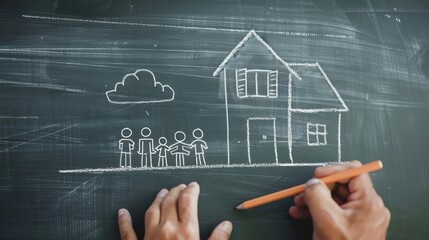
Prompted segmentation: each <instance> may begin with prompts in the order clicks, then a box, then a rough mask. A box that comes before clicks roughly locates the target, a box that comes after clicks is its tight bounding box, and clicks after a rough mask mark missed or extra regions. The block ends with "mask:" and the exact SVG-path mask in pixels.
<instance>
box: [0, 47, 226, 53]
mask: <svg viewBox="0 0 429 240" xmlns="http://www.w3.org/2000/svg"><path fill="white" fill-rule="evenodd" d="M76 51H82V53H87V52H88V51H95V52H96V51H108V52H114V51H121V52H123V51H145V52H146V51H153V52H173V53H213V54H227V53H228V52H225V51H211V50H189V49H158V48H127V47H123V48H0V52H24V53H28V52H30V53H51V52H53V53H63V52H76Z"/></svg>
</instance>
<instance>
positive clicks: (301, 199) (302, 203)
mask: <svg viewBox="0 0 429 240" xmlns="http://www.w3.org/2000/svg"><path fill="white" fill-rule="evenodd" d="M293 202H294V203H295V205H296V206H297V207H307V204H306V203H305V201H304V195H303V194H302V193H301V194H299V195H297V196H296V197H295V198H294V199H293Z"/></svg>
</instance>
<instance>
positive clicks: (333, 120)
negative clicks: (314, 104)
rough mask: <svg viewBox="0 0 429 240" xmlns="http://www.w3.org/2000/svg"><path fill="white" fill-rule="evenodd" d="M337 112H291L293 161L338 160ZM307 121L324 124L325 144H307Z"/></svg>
mask: <svg viewBox="0 0 429 240" xmlns="http://www.w3.org/2000/svg"><path fill="white" fill-rule="evenodd" d="M338 114H339V113H336V112H331V113H292V117H291V119H292V121H291V122H292V139H293V140H292V157H293V161H294V163H321V162H335V161H338ZM307 123H319V124H326V131H327V135H326V140H327V145H326V146H309V145H308V142H307Z"/></svg>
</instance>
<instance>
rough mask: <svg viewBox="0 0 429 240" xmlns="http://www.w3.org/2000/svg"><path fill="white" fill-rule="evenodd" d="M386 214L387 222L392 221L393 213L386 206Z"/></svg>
mask: <svg viewBox="0 0 429 240" xmlns="http://www.w3.org/2000/svg"><path fill="white" fill-rule="evenodd" d="M384 215H385V217H386V222H387V223H389V222H390V218H391V213H390V211H389V209H388V208H386V207H385V208H384Z"/></svg>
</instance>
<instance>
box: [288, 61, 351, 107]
mask: <svg viewBox="0 0 429 240" xmlns="http://www.w3.org/2000/svg"><path fill="white" fill-rule="evenodd" d="M289 66H291V67H292V68H293V69H294V70H295V71H296V72H297V73H298V74H299V75H300V76H301V77H302V80H300V81H293V77H292V76H291V75H290V76H289V77H290V79H291V81H292V82H291V85H290V87H289V91H291V92H290V93H291V96H290V100H289V101H291V103H290V104H291V111H292V112H305V113H312V112H348V111H349V108H348V107H347V105H346V104H345V103H344V101H343V99H342V98H341V96H340V94H339V93H338V91H337V89H336V88H335V87H334V85H333V84H332V83H331V81H330V80H329V78H328V76H327V75H326V73H325V72H324V71H323V69H322V67H321V66H320V65H319V63H317V62H316V63H289Z"/></svg>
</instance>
